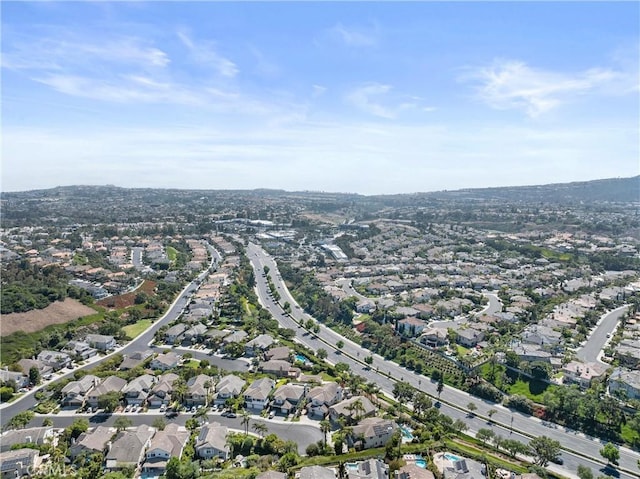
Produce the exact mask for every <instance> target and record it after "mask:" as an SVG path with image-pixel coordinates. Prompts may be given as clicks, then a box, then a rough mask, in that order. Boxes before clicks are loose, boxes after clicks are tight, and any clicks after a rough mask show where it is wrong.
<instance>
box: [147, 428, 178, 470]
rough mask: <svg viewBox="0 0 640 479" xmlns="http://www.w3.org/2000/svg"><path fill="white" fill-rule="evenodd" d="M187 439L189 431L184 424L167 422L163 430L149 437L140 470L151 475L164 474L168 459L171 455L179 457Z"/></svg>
mask: <svg viewBox="0 0 640 479" xmlns="http://www.w3.org/2000/svg"><path fill="white" fill-rule="evenodd" d="M188 441H189V431H187V429H186V428H185V427H184V426H180V425H178V424H176V423H171V424H168V425H167V426H166V427H165V428H164V430H162V431H158V432H157V433H156V434H155V436H153V439H151V443H150V444H149V448H148V449H147V452H146V454H145V457H146V459H145V461H144V464H143V465H142V471H143V472H144V473H145V474H148V475H153V476H160V475H162V474H164V472H165V470H166V468H167V463H168V462H169V459H170V458H172V457H177V458H178V459H179V458H181V457H182V452H183V451H184V447H185V446H186V445H187V442H188Z"/></svg>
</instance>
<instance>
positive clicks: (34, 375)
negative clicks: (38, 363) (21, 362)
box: [29, 366, 40, 386]
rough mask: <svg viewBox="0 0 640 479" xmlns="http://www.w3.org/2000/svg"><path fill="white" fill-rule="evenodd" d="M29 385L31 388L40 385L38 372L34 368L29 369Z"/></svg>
mask: <svg viewBox="0 0 640 479" xmlns="http://www.w3.org/2000/svg"><path fill="white" fill-rule="evenodd" d="M29 383H30V384H31V385H32V386H37V385H38V384H40V370H39V369H38V368H37V367H35V366H31V367H30V368H29Z"/></svg>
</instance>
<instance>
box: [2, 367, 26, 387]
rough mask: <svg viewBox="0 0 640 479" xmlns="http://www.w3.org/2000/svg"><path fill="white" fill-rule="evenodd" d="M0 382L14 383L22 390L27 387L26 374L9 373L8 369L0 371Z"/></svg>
mask: <svg viewBox="0 0 640 479" xmlns="http://www.w3.org/2000/svg"><path fill="white" fill-rule="evenodd" d="M0 381H2V382H7V381H15V383H16V386H17V387H18V388H24V387H27V386H28V385H29V376H28V374H24V373H20V372H17V371H9V370H8V369H5V368H3V369H0Z"/></svg>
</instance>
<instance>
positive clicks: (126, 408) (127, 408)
mask: <svg viewBox="0 0 640 479" xmlns="http://www.w3.org/2000/svg"><path fill="white" fill-rule="evenodd" d="M129 411H131V406H129V405H128V404H127V406H126V407H125V408H124V412H129Z"/></svg>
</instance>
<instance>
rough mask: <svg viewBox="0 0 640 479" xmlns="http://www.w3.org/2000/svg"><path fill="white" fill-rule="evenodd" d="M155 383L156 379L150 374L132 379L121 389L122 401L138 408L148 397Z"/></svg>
mask: <svg viewBox="0 0 640 479" xmlns="http://www.w3.org/2000/svg"><path fill="white" fill-rule="evenodd" d="M155 382H156V378H155V376H152V375H151V374H143V375H142V376H138V377H137V378H133V379H132V380H131V381H129V383H128V384H127V385H126V386H125V387H123V388H122V393H123V394H124V400H125V401H126V402H127V404H129V405H133V406H140V405H141V404H144V403H145V401H146V400H147V398H148V397H149V394H150V393H151V389H152V388H153V386H154V384H155Z"/></svg>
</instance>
